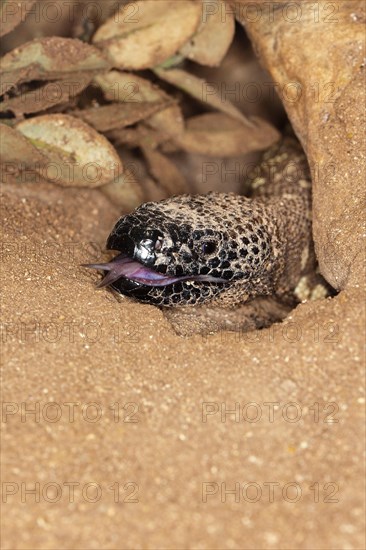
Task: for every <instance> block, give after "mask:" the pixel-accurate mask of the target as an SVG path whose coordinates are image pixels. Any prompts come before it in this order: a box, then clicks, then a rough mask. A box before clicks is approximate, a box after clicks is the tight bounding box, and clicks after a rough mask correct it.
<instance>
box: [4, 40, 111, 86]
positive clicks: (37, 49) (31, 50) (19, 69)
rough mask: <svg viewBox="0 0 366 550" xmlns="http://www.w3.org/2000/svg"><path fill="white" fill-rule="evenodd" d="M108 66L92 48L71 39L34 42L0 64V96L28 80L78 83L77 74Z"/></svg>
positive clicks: (17, 50) (5, 58)
mask: <svg viewBox="0 0 366 550" xmlns="http://www.w3.org/2000/svg"><path fill="white" fill-rule="evenodd" d="M108 68H109V62H108V61H106V59H105V58H104V56H103V54H102V52H100V51H99V50H98V49H97V48H95V47H94V46H90V45H89V44H85V43H84V42H81V41H80V40H77V39H74V38H61V37H58V36H53V37H46V38H37V39H35V40H32V41H31V42H26V43H25V44H22V45H21V46H19V48H16V49H15V50H12V51H11V52H9V53H7V54H6V55H4V57H2V58H1V60H0V93H1V94H4V93H5V92H7V91H8V90H10V89H11V88H13V87H14V86H16V85H17V84H20V83H22V82H27V81H30V80H49V79H51V80H57V79H62V80H65V79H66V78H72V79H73V80H72V83H75V79H76V80H78V78H79V76H80V75H79V73H80V71H83V72H84V71H87V72H88V73H91V74H94V72H96V71H101V70H107V69H108Z"/></svg>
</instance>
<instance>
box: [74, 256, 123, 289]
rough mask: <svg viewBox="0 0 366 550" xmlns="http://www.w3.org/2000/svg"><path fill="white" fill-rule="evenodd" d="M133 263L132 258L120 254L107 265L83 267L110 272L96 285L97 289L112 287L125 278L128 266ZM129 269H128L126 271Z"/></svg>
mask: <svg viewBox="0 0 366 550" xmlns="http://www.w3.org/2000/svg"><path fill="white" fill-rule="evenodd" d="M129 263H133V260H131V258H128V256H125V255H124V254H119V255H118V256H116V257H115V258H113V260H111V261H110V262H107V263H105V264H83V265H82V267H89V268H91V269H100V270H102V271H108V273H107V275H106V276H105V277H104V279H102V280H101V281H100V283H98V284H97V285H96V288H103V287H105V286H108V285H111V284H112V283H114V282H115V281H117V280H118V279H120V278H121V277H125V276H126V275H127V273H128V271H129V270H128V265H127V264H129ZM126 268H127V269H126Z"/></svg>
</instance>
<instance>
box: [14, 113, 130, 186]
mask: <svg viewBox="0 0 366 550" xmlns="http://www.w3.org/2000/svg"><path fill="white" fill-rule="evenodd" d="M17 129H18V130H19V131H20V132H21V133H22V134H23V135H25V136H26V137H27V138H28V139H29V140H30V141H31V143H32V144H33V145H34V146H35V147H36V148H37V149H38V150H40V151H41V152H42V154H43V155H44V156H46V157H47V161H48V168H47V171H46V172H44V170H43V171H42V175H43V176H44V177H46V178H47V179H49V180H50V181H52V182H53V183H57V184H58V185H62V186H65V187H69V186H74V187H99V186H100V185H105V184H106V183H108V182H110V181H111V180H114V179H115V178H116V176H117V175H118V174H120V173H121V171H122V163H121V160H120V158H119V156H118V155H117V152H116V151H115V149H114V147H113V146H112V145H111V144H110V143H109V141H108V140H107V139H106V138H105V137H104V136H102V135H100V134H98V132H96V131H95V130H94V129H93V128H91V127H90V126H88V125H87V124H85V122H82V121H81V120H79V119H77V118H75V117H72V116H70V115H62V114H55V115H44V116H39V117H34V118H30V119H27V120H24V121H23V122H20V123H19V124H18V125H17Z"/></svg>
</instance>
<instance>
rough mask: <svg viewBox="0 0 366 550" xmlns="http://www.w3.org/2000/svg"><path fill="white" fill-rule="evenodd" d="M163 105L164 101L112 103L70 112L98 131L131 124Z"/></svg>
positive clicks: (161, 107) (106, 130)
mask: <svg viewBox="0 0 366 550" xmlns="http://www.w3.org/2000/svg"><path fill="white" fill-rule="evenodd" d="M164 106H165V103H163V104H159V103H124V104H121V103H114V104H112V105H101V106H99V107H92V108H90V109H78V110H74V111H72V114H73V116H76V117H78V118H81V119H82V120H84V121H85V122H87V123H88V124H90V126H92V127H93V128H95V129H96V130H98V132H108V131H109V130H115V129H117V128H124V127H125V126H131V125H132V124H135V123H136V122H139V121H140V120H143V119H145V118H146V117H148V116H150V115H151V114H152V113H155V112H156V111H158V110H159V109H163V108H164Z"/></svg>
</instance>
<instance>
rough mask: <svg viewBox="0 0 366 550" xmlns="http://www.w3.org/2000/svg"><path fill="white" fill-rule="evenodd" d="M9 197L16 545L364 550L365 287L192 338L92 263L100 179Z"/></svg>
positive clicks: (7, 454)
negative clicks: (126, 294)
mask: <svg viewBox="0 0 366 550" xmlns="http://www.w3.org/2000/svg"><path fill="white" fill-rule="evenodd" d="M4 192H5V195H4V197H3V198H2V201H1V204H2V210H3V218H4V220H5V223H4V228H5V230H4V235H3V237H2V241H3V249H2V256H3V257H2V260H3V261H2V288H3V290H4V297H3V299H2V306H3V325H2V348H3V353H2V359H3V365H4V372H3V380H4V382H3V388H2V389H3V402H4V403H3V419H2V420H3V422H2V430H3V436H2V442H3V449H4V450H3V457H2V465H3V473H2V489H3V505H2V506H3V548H4V549H18V548H24V549H25V548H27V549H34V548H44V549H53V548H65V549H71V548H73V549H86V548H88V549H89V548H105V549H120V548H194V549H196V548H248V549H249V548H281V549H282V548H324V549H328V548H340V549H350V548H357V549H358V548H360V549H361V548H364V547H365V541H364V538H363V537H364V534H363V527H362V524H363V513H364V490H363V484H362V481H361V480H362V475H363V460H362V453H363V450H364V439H363V422H364V396H363V394H362V386H363V364H362V358H363V351H362V332H363V327H364V316H363V310H362V308H361V303H362V294H361V290H360V289H358V288H357V286H354V287H353V288H352V289H350V290H345V291H342V292H341V293H340V294H339V295H338V296H337V297H335V298H333V299H327V300H322V301H318V302H312V303H307V304H302V305H300V306H299V307H298V308H297V309H296V310H295V311H294V312H293V315H292V316H291V317H290V318H289V319H287V320H286V321H285V322H284V323H283V324H281V325H275V326H273V327H272V328H271V329H269V330H264V331H260V332H256V333H254V332H253V333H249V334H247V335H239V334H228V333H218V334H215V335H211V336H208V337H201V336H197V337H193V338H180V337H178V336H176V335H175V334H174V333H173V331H172V330H171V328H170V326H169V324H168V323H167V321H166V320H165V318H164V317H163V315H162V314H161V312H160V311H159V310H158V309H156V308H154V307H151V306H145V305H141V304H137V303H134V302H132V301H130V300H129V299H126V298H121V299H120V300H119V301H117V300H116V299H114V298H113V297H112V296H111V294H109V293H108V292H107V291H99V292H96V291H95V290H94V287H93V283H94V281H95V280H96V279H97V277H98V276H97V274H96V273H89V272H86V270H83V269H82V268H80V267H79V264H80V263H82V262H83V261H89V260H90V258H94V257H95V255H98V250H96V249H97V246H98V245H100V246H102V245H103V242H104V239H105V237H106V236H107V234H108V232H109V229H110V227H111V226H112V225H113V222H114V221H115V219H116V217H117V212H116V211H114V210H113V208H111V206H110V204H109V203H108V202H107V200H106V199H105V198H104V197H103V196H102V195H101V194H100V193H99V192H98V191H78V190H62V189H57V188H55V187H53V186H48V185H41V184H39V185H36V186H35V185H31V184H28V185H27V186H22V187H17V186H16V185H9V186H5V189H4ZM90 243H94V244H90ZM95 243H96V244H95ZM32 410H33V411H35V413H32V412H27V411H32ZM232 410H234V411H235V414H234V413H232V412H230V411H232ZM225 413H226V414H225ZM32 491H33V492H32Z"/></svg>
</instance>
